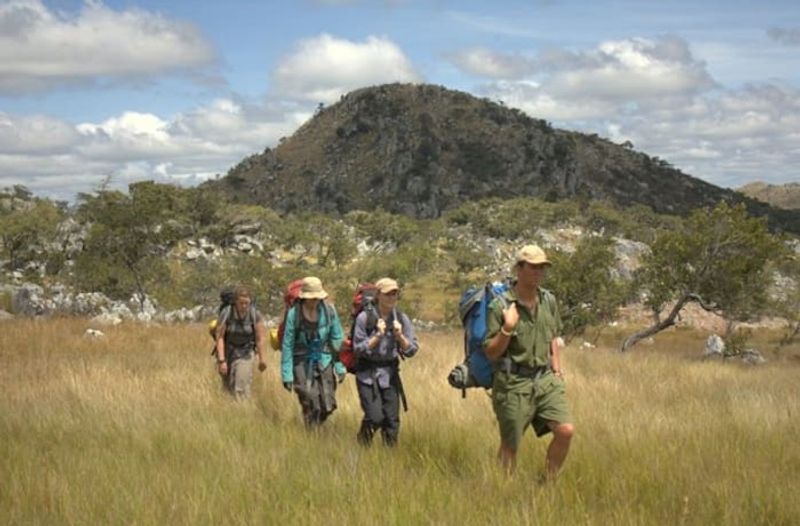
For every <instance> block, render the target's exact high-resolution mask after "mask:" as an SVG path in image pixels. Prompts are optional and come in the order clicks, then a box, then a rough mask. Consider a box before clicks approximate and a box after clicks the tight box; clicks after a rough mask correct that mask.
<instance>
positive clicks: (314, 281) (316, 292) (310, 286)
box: [300, 276, 328, 300]
mask: <svg viewBox="0 0 800 526" xmlns="http://www.w3.org/2000/svg"><path fill="white" fill-rule="evenodd" d="M327 297H328V293H327V292H325V289H323V288H322V281H320V279H319V278H315V277H314V276H309V277H307V278H303V283H302V284H301V285H300V298H301V299H304V300H313V299H319V300H322V299H325V298H327Z"/></svg>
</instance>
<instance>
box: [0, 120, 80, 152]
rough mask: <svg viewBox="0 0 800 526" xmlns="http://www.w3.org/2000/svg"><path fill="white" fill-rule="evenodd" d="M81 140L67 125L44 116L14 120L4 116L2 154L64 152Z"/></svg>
mask: <svg viewBox="0 0 800 526" xmlns="http://www.w3.org/2000/svg"><path fill="white" fill-rule="evenodd" d="M77 140H78V133H77V131H76V130H75V129H74V128H73V127H72V126H69V125H68V124H66V123H65V122H63V121H59V120H57V119H52V118H50V117H46V116H41V115H33V116H27V117H12V116H11V115H7V114H5V113H1V112H0V154H10V153H14V154H30V153H36V152H64V151H67V150H68V149H69V148H70V147H71V146H73V145H74V144H75V143H76V141H77Z"/></svg>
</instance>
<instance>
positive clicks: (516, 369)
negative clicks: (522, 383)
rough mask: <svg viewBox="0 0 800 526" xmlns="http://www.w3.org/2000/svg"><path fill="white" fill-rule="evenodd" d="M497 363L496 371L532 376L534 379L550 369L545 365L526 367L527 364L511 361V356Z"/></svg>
mask: <svg viewBox="0 0 800 526" xmlns="http://www.w3.org/2000/svg"><path fill="white" fill-rule="evenodd" d="M497 365H498V367H497V370H498V371H503V372H505V373H506V374H513V375H516V376H523V377H525V378H532V379H534V380H535V379H537V378H539V377H540V376H544V374H545V373H547V371H549V370H550V368H549V367H548V366H546V365H540V366H538V367H528V366H527V365H521V364H518V363H515V362H513V361H512V360H511V358H509V357H507V356H506V357H504V358H503V359H501V360H500V362H499V363H498V364H497Z"/></svg>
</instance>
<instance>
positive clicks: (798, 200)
mask: <svg viewBox="0 0 800 526" xmlns="http://www.w3.org/2000/svg"><path fill="white" fill-rule="evenodd" d="M739 192H741V193H743V194H744V195H747V196H750V197H752V198H753V199H758V200H759V201H763V202H765V203H769V204H770V205H772V206H774V207H777V208H783V209H786V210H800V183H786V184H778V185H775V184H767V183H764V182H761V181H756V182H754V183H750V184H746V185H744V186H743V187H741V188H739Z"/></svg>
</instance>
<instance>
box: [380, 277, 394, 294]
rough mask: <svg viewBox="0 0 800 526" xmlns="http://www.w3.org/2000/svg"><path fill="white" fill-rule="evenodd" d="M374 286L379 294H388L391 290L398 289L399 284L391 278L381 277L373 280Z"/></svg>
mask: <svg viewBox="0 0 800 526" xmlns="http://www.w3.org/2000/svg"><path fill="white" fill-rule="evenodd" d="M375 288H376V289H378V291H379V292H380V293H381V294H388V293H390V292H392V291H393V290H400V286H399V285H398V284H397V282H396V281H395V280H393V279H392V278H381V279H379V280H378V281H376V282H375Z"/></svg>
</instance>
